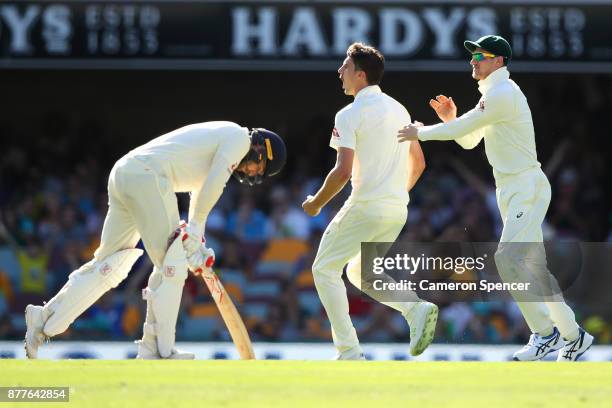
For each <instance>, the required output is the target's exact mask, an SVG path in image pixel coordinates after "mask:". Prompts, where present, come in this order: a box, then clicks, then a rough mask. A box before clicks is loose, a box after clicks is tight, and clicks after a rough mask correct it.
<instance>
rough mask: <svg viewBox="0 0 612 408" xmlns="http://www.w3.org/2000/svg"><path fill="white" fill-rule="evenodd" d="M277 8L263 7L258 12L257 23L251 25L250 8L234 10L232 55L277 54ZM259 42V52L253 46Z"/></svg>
mask: <svg viewBox="0 0 612 408" xmlns="http://www.w3.org/2000/svg"><path fill="white" fill-rule="evenodd" d="M277 14H278V13H277V11H276V9H275V8H272V7H262V8H260V9H259V10H258V11H257V22H255V23H250V20H251V12H250V8H248V7H236V8H235V9H233V10H232V28H233V30H232V31H233V33H232V53H233V54H234V55H253V54H257V55H274V54H276V46H277V45H276V24H277V20H278V15H277ZM253 40H256V41H257V49H256V50H257V51H255V49H254V48H253V47H252V46H251V42H252V41H253Z"/></svg>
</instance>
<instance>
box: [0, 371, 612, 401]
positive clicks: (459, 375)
mask: <svg viewBox="0 0 612 408" xmlns="http://www.w3.org/2000/svg"><path fill="white" fill-rule="evenodd" d="M0 386H57V387H59V386H69V387H70V402H69V403H65V404H66V405H70V406H74V407H76V406H79V407H80V406H83V407H97V406H100V407H120V406H129V407H166V408H178V407H183V406H194V407H195V406H198V407H209V406H217V407H219V406H220V407H231V406H246V407H255V406H266V407H269V406H280V407H296V406H308V407H312V406H314V407H324V406H334V407H362V406H369V407H395V406H402V407H409V406H412V407H418V408H421V407H429V406H436V407H449V406H452V407H463V406H465V407H495V408H498V407H525V406H533V407H549V406H550V407H555V408H558V407H568V406H582V407H587V406H612V405H611V404H612V363H576V364H567V363H565V364H556V363H553V362H551V363H543V362H540V363H476V362H475V363H472V362H456V363H452V362H427V363H425V362H376V361H368V362H359V361H329V362H327V361H324V362H321V361H202V360H200V361H136V360H124V361H105V360H62V361H44V360H34V361H28V360H0ZM408 403H411V405H407V404H408ZM26 404H27V403H26ZM26 404H19V405H17V406H26ZM30 404H31V403H30ZM60 404H61V403H51V405H60ZM3 405H5V406H6V404H5V403H4V404H3V403H0V406H3ZM13 406H15V405H13ZM28 406H32V405H28ZM35 406H39V405H38V404H36V405H35Z"/></svg>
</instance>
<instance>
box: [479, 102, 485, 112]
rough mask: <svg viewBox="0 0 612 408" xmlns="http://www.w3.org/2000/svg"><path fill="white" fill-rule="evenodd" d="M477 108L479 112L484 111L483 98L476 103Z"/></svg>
mask: <svg viewBox="0 0 612 408" xmlns="http://www.w3.org/2000/svg"><path fill="white" fill-rule="evenodd" d="M478 110H479V111H481V112H484V110H485V101H484V99H483V100H482V101H480V103H479V104H478Z"/></svg>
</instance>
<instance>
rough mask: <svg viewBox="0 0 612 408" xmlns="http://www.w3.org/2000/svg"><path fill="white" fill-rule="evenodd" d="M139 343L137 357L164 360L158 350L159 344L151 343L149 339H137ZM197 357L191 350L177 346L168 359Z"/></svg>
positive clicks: (191, 358)
mask: <svg viewBox="0 0 612 408" xmlns="http://www.w3.org/2000/svg"><path fill="white" fill-rule="evenodd" d="M135 343H136V344H138V354H137V355H136V358H137V359H140V360H162V356H160V355H159V353H158V352H157V345H156V344H151V343H150V342H148V341H143V340H137V341H136V342H135ZM193 359H195V354H194V353H192V352H190V351H184V350H180V349H177V348H173V349H172V353H171V354H170V357H168V358H167V360H193Z"/></svg>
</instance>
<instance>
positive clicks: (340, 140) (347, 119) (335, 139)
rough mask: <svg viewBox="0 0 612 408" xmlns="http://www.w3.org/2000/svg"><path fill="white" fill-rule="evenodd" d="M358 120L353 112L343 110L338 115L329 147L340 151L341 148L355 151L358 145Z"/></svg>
mask: <svg viewBox="0 0 612 408" xmlns="http://www.w3.org/2000/svg"><path fill="white" fill-rule="evenodd" d="M357 125H358V124H357V118H355V115H354V114H352V111H351V110H348V109H347V110H344V109H343V110H341V111H340V112H338V113H337V114H336V119H335V121H334V130H333V131H332V135H331V139H330V141H329V145H330V146H331V147H333V148H334V149H336V150H338V148H339V147H347V148H349V149H353V150H355V146H356V144H357Z"/></svg>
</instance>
